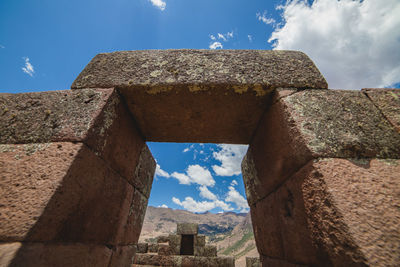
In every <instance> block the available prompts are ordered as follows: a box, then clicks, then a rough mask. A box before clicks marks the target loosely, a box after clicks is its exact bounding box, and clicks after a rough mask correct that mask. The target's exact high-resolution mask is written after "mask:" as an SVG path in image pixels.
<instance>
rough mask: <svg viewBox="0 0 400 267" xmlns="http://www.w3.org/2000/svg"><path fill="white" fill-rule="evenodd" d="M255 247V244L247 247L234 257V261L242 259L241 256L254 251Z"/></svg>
mask: <svg viewBox="0 0 400 267" xmlns="http://www.w3.org/2000/svg"><path fill="white" fill-rule="evenodd" d="M255 247H256V245H255V244H251V245H248V246H247V247H246V248H245V249H244V250H242V251H241V252H239V253H238V254H236V255H235V259H238V258H240V257H242V256H243V255H245V254H246V253H247V252H249V251H250V250H252V249H254V248H255Z"/></svg>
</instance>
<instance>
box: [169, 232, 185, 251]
mask: <svg viewBox="0 0 400 267" xmlns="http://www.w3.org/2000/svg"><path fill="white" fill-rule="evenodd" d="M181 238H182V237H181V235H169V236H168V244H169V246H170V247H171V248H172V251H173V254H175V255H179V253H180V251H181Z"/></svg>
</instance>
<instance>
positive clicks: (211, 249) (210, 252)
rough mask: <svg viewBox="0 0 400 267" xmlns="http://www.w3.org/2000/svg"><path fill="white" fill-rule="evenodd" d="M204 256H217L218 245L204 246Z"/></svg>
mask: <svg viewBox="0 0 400 267" xmlns="http://www.w3.org/2000/svg"><path fill="white" fill-rule="evenodd" d="M203 256H204V257H217V247H216V246H212V245H205V246H204V255H203Z"/></svg>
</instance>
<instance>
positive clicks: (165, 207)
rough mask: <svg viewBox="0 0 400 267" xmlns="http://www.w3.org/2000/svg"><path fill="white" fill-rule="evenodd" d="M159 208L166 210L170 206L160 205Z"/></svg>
mask: <svg viewBox="0 0 400 267" xmlns="http://www.w3.org/2000/svg"><path fill="white" fill-rule="evenodd" d="M158 207H159V208H164V209H168V206H167V205H165V204H162V205H160V206H158Z"/></svg>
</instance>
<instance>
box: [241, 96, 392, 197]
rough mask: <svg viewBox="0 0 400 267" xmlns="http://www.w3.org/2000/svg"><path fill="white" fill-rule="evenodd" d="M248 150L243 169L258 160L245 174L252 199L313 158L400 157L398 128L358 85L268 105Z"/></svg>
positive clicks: (268, 190)
mask: <svg viewBox="0 0 400 267" xmlns="http://www.w3.org/2000/svg"><path fill="white" fill-rule="evenodd" d="M281 93H282V91H278V92H277V95H276V96H275V98H279V97H280V95H279V94H281ZM249 151H250V153H251V158H252V161H253V163H251V162H249V163H251V164H250V165H248V166H244V168H243V170H245V169H246V168H247V169H248V170H251V169H252V168H253V167H254V166H255V168H256V169H255V171H254V170H253V173H256V174H257V176H256V177H254V179H252V180H248V179H246V175H244V176H243V177H244V179H245V184H246V189H247V190H250V191H247V192H246V194H247V195H248V196H251V197H250V201H251V202H250V204H254V202H255V201H257V200H259V199H262V198H264V197H265V196H266V195H268V194H269V193H270V192H272V191H273V190H276V188H277V187H278V186H279V185H280V184H282V182H283V181H284V180H285V179H286V178H288V177H289V176H290V175H291V174H293V173H294V172H295V171H297V170H298V169H299V168H300V167H301V166H303V165H304V164H305V163H307V162H308V161H309V160H310V159H312V158H316V157H338V158H375V157H376V158H399V157H400V134H399V133H398V132H397V131H396V130H395V128H394V127H393V126H392V125H391V124H390V123H389V122H388V121H387V120H386V119H385V118H384V116H383V115H382V114H381V112H380V111H379V110H378V109H377V108H376V107H375V106H374V104H373V103H372V102H371V101H370V100H369V99H368V98H367V97H366V96H365V95H364V94H363V93H361V92H359V91H340V90H306V91H300V92H297V93H294V94H291V95H286V97H283V98H281V99H280V100H279V101H278V102H276V103H275V104H274V105H272V106H271V107H270V108H269V109H268V110H267V111H266V113H265V116H264V117H263V119H262V120H261V122H260V125H259V127H258V129H257V131H256V133H255V136H254V138H253V140H252V141H251V143H250V148H249ZM248 153H249V152H248ZM246 162H247V161H245V163H244V164H247V163H246ZM253 169H254V168H253Z"/></svg>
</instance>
